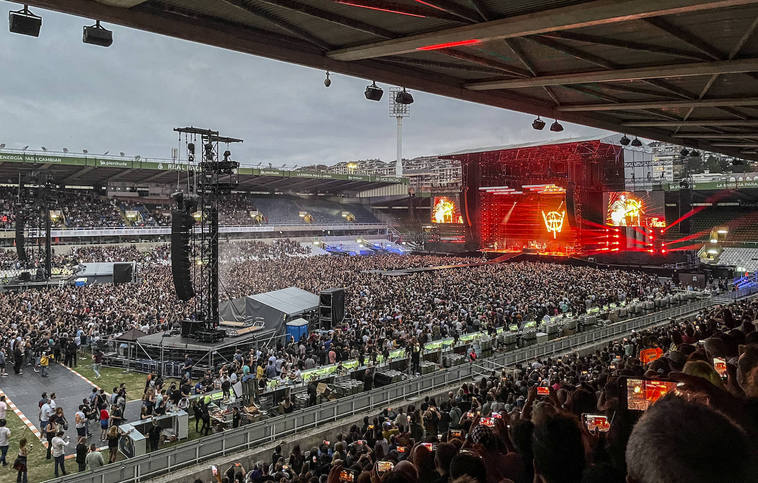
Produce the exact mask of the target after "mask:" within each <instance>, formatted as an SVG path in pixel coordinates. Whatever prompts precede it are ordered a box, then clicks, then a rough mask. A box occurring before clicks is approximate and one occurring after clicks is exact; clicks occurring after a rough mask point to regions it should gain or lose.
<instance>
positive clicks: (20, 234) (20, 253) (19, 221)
mask: <svg viewBox="0 0 758 483" xmlns="http://www.w3.org/2000/svg"><path fill="white" fill-rule="evenodd" d="M25 227H26V216H25V215H24V212H23V211H22V209H21V207H20V206H18V205H17V206H16V256H17V257H18V259H19V261H21V262H23V263H26V262H28V261H29V259H28V258H27V257H26V248H25V246H26V245H25V243H24V229H25Z"/></svg>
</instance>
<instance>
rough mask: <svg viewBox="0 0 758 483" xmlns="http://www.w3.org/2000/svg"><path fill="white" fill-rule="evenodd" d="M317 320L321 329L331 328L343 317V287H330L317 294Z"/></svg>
mask: <svg viewBox="0 0 758 483" xmlns="http://www.w3.org/2000/svg"><path fill="white" fill-rule="evenodd" d="M318 301H319V304H318V305H319V306H318V320H319V324H320V325H321V329H327V330H328V329H331V328H332V327H333V326H335V325H337V324H339V323H340V322H342V319H344V318H345V289H344V288H330V289H327V290H322V291H321V292H319V294H318Z"/></svg>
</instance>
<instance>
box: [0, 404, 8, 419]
mask: <svg viewBox="0 0 758 483" xmlns="http://www.w3.org/2000/svg"><path fill="white" fill-rule="evenodd" d="M7 410H8V405H7V404H6V403H5V401H0V419H5V412H6V411H7Z"/></svg>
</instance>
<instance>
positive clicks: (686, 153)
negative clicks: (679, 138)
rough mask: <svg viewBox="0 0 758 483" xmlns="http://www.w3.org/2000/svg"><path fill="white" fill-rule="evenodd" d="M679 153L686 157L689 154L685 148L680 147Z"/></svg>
mask: <svg viewBox="0 0 758 483" xmlns="http://www.w3.org/2000/svg"><path fill="white" fill-rule="evenodd" d="M679 154H681V155H682V156H684V157H687V156H688V155H689V154H690V152H689V151H687V148H682V150H681V151H679Z"/></svg>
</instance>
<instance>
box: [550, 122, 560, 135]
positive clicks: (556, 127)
mask: <svg viewBox="0 0 758 483" xmlns="http://www.w3.org/2000/svg"><path fill="white" fill-rule="evenodd" d="M550 130H551V131H553V132H561V131H563V126H561V123H559V122H558V119H556V120H555V121H553V123H552V124H551V125H550Z"/></svg>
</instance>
